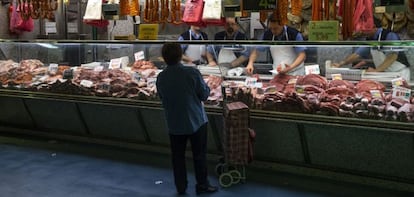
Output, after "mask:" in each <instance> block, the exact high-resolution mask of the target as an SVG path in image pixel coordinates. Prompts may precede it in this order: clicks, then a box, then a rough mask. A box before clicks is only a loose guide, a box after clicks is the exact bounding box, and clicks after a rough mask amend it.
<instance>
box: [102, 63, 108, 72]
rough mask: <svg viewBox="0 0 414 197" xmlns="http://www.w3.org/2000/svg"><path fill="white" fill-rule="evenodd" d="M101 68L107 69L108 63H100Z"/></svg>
mask: <svg viewBox="0 0 414 197" xmlns="http://www.w3.org/2000/svg"><path fill="white" fill-rule="evenodd" d="M101 66H102V67H103V69H104V70H108V69H109V63H108V62H101Z"/></svg>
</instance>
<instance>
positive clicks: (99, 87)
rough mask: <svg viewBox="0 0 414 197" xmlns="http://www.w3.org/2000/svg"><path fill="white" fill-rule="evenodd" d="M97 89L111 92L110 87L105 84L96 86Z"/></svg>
mask: <svg viewBox="0 0 414 197" xmlns="http://www.w3.org/2000/svg"><path fill="white" fill-rule="evenodd" d="M98 89H100V90H105V91H108V92H109V91H110V90H111V85H110V84H107V83H101V84H99V85H98Z"/></svg>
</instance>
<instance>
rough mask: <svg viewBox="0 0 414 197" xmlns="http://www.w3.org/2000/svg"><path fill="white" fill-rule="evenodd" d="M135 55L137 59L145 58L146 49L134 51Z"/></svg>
mask: <svg viewBox="0 0 414 197" xmlns="http://www.w3.org/2000/svg"><path fill="white" fill-rule="evenodd" d="M134 56H135V61H139V60H144V59H145V54H144V51H138V52H136V53H134Z"/></svg>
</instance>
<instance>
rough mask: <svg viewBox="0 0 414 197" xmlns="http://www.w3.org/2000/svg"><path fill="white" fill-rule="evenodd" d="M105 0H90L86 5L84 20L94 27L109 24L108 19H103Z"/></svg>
mask: <svg viewBox="0 0 414 197" xmlns="http://www.w3.org/2000/svg"><path fill="white" fill-rule="evenodd" d="M103 1H104V0H89V1H88V4H87V5H86V11H85V15H84V16H83V22H84V23H85V24H88V25H91V26H94V27H100V28H102V27H106V26H108V25H109V21H108V20H104V19H102V2H103Z"/></svg>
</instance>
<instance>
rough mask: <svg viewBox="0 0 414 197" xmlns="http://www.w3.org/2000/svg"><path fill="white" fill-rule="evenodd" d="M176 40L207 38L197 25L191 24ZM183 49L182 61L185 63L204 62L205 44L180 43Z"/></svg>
mask: <svg viewBox="0 0 414 197" xmlns="http://www.w3.org/2000/svg"><path fill="white" fill-rule="evenodd" d="M178 40H190V41H192V40H208V36H207V34H206V33H204V32H203V31H201V28H200V27H199V26H195V25H191V26H190V29H189V30H188V31H185V32H183V33H182V34H181V35H180V37H178ZM181 48H182V50H183V52H184V53H183V58H182V60H183V63H185V64H196V65H198V64H202V63H203V62H205V61H204V60H205V56H206V46H205V45H193V44H190V45H181Z"/></svg>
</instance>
